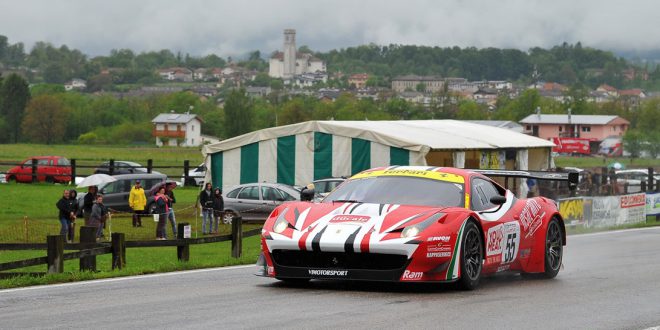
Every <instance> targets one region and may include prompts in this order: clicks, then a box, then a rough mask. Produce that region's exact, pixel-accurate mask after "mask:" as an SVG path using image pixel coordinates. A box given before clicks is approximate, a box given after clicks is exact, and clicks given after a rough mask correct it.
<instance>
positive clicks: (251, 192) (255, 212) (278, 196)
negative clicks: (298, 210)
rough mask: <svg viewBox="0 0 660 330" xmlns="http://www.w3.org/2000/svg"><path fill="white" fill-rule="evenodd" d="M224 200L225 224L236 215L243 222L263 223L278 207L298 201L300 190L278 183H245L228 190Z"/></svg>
mask: <svg viewBox="0 0 660 330" xmlns="http://www.w3.org/2000/svg"><path fill="white" fill-rule="evenodd" d="M224 200H225V216H224V220H225V222H231V220H232V219H233V218H234V217H235V216H236V215H240V216H241V217H242V218H243V220H248V221H254V220H260V221H265V220H266V218H267V217H268V215H269V214H270V213H271V212H272V211H273V210H274V209H275V207H277V206H278V205H280V204H282V203H284V202H286V201H295V200H300V190H297V189H295V188H294V187H292V186H289V185H285V184H280V183H247V184H242V185H238V186H235V187H233V188H231V189H229V190H228V191H227V193H226V194H225V197H224Z"/></svg>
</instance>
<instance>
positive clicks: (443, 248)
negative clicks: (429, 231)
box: [426, 244, 451, 252]
mask: <svg viewBox="0 0 660 330" xmlns="http://www.w3.org/2000/svg"><path fill="white" fill-rule="evenodd" d="M426 251H427V252H447V251H451V245H442V244H438V245H428V246H427V247H426Z"/></svg>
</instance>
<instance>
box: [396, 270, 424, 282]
mask: <svg viewBox="0 0 660 330" xmlns="http://www.w3.org/2000/svg"><path fill="white" fill-rule="evenodd" d="M423 275H424V273H422V272H411V271H409V270H406V271H405V272H403V276H401V279H402V280H404V281H416V280H420V279H421V278H422V276H423Z"/></svg>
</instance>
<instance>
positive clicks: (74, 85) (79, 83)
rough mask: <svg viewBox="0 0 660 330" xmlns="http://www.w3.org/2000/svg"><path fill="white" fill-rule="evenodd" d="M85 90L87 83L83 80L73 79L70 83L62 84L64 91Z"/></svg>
mask: <svg viewBox="0 0 660 330" xmlns="http://www.w3.org/2000/svg"><path fill="white" fill-rule="evenodd" d="M85 88H87V82H86V81H85V80H83V79H78V78H74V79H72V80H71V81H68V82H67V83H66V84H64V90H66V91H71V90H74V89H85Z"/></svg>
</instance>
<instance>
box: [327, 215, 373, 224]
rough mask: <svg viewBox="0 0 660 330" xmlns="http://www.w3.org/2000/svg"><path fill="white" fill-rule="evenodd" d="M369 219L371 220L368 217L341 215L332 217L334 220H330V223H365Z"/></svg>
mask: <svg viewBox="0 0 660 330" xmlns="http://www.w3.org/2000/svg"><path fill="white" fill-rule="evenodd" d="M369 219H371V217H370V216H367V215H353V214H340V215H335V216H334V217H332V219H330V223H345V222H354V223H365V222H367V221H369Z"/></svg>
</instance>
